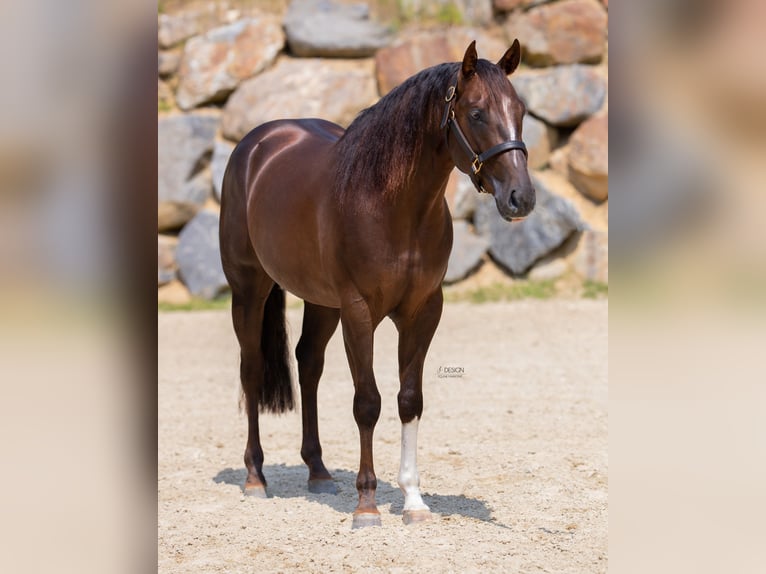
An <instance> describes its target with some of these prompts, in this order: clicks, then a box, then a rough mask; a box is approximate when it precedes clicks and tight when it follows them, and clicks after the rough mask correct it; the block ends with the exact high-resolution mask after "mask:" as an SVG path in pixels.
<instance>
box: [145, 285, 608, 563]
mask: <svg viewBox="0 0 766 574" xmlns="http://www.w3.org/2000/svg"><path fill="white" fill-rule="evenodd" d="M301 314H302V311H301V310H300V309H290V310H288V319H289V322H290V331H291V335H292V341H293V344H294V343H295V342H297V338H298V336H299V333H300V319H301ZM158 323H159V326H158V329H159V345H160V348H159V351H160V352H159V365H158V369H159V373H158V374H159V390H158V392H159V445H158V449H159V452H158V456H159V484H158V504H159V517H158V520H159V527H158V551H159V571H160V572H183V573H189V572H287V571H293V570H300V571H323V572H410V571H421V572H426V571H433V572H476V571H480V572H497V571H510V572H557V573H561V572H606V571H607V529H608V510H607V491H608V479H607V477H608V458H607V422H608V421H607V397H608V391H607V301H604V300H602V301H589V300H550V301H534V300H525V301H520V302H513V303H493V304H484V305H470V304H449V305H447V306H445V309H444V313H443V317H442V322H441V325H440V326H439V330H438V331H437V333H436V336H435V338H434V341H433V344H432V346H431V350H430V353H429V356H428V359H427V361H426V368H425V377H424V389H425V399H424V404H425V410H424V413H423V420H422V422H421V424H420V435H419V454H418V457H419V458H418V463H419V469H420V475H421V489H422V491H423V493H424V496H423V499H424V501H425V502H426V503H427V504H428V505H429V506H430V507H431V510H432V512H433V513H434V519H433V520H432V521H430V522H428V523H423V524H416V525H411V526H404V525H403V524H402V519H401V514H402V505H403V496H402V494H401V492H400V491H399V489H398V486H397V485H396V475H397V472H398V466H399V436H400V425H399V419H398V416H397V411H396V393H397V390H398V376H397V373H398V370H397V365H396V342H397V339H396V330H395V329H394V327H393V324H392V323H391V322H390V321H385V322H384V323H383V324H381V326H380V327H379V328H378V330H377V332H376V340H375V372H376V376H377V380H378V386H379V388H380V392H381V395H382V398H383V408H382V412H381V417H380V421H379V422H378V425H377V427H376V432H375V469H376V472H377V475H378V493H377V500H378V507H379V509H380V512H381V518H382V522H383V526H382V527H381V528H367V529H361V530H354V531H352V530H351V513H352V511H353V509H354V507H355V506H356V498H357V494H356V489H355V487H354V480H355V477H356V471H357V465H358V457H359V446H358V445H359V440H358V434H357V429H356V425H355V423H354V419H353V415H352V412H351V406H352V396H353V387H352V383H351V377H350V374H349V371H348V365H347V362H346V357H345V354H344V351H343V342H342V339H341V335H340V329H338V331H337V332H336V334H335V336H334V337H333V339H332V341H331V342H330V345H329V347H328V351H327V362H326V366H325V372H324V375H323V377H322V382H321V383H320V387H319V424H320V436H321V437H322V444H323V448H324V460H325V464H326V465H327V467H328V469H329V470H330V472H331V473H333V476H334V478H335V481H336V483H337V485H338V488H339V491H340V492H339V494H337V495H334V496H333V495H329V494H309V493H308V492H307V490H306V478H307V474H308V473H307V470H306V468H305V466H304V465H303V462H302V461H301V458H300V454H299V452H298V451H299V448H300V440H301V438H300V437H301V429H300V415H299V414H298V413H297V412H296V413H289V414H287V415H283V416H275V415H264V416H262V417H261V436H262V441H263V448H264V452H265V456H266V461H265V465H264V473H265V475H266V478H267V480H268V481H269V492H270V498H269V499H266V500H262V499H260V500H259V499H251V498H247V499H246V498H245V497H244V496H243V495H242V490H241V485H242V483H243V481H244V478H245V474H246V473H245V469H244V465H243V463H242V452H243V449H244V445H245V440H246V431H247V429H246V420H245V416H244V414H243V413H242V412H240V410H239V408H238V400H239V382H238V380H237V376H238V368H239V367H238V347H237V344H236V339H235V337H234V334H233V331H232V327H231V321H230V318H229V313H228V312H227V311H209V312H193V313H160V314H159V316H158ZM439 367H462V370H463V371H464V372H463V376H462V377H454V378H447V377H439V376H438V375H437V372H438V370H439Z"/></svg>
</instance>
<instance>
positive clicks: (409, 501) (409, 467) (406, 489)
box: [399, 417, 428, 510]
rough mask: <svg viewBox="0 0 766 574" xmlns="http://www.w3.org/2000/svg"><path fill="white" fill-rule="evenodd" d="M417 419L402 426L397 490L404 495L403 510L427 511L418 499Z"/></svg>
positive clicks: (419, 498)
mask: <svg viewBox="0 0 766 574" xmlns="http://www.w3.org/2000/svg"><path fill="white" fill-rule="evenodd" d="M418 422H419V420H418V417H415V418H414V419H412V420H411V421H410V422H408V423H404V424H402V460H401V464H400V466H399V488H401V489H402V492H403V493H404V510H428V506H426V505H425V503H424V502H423V499H422V498H421V497H420V475H419V474H418V463H417V455H418Z"/></svg>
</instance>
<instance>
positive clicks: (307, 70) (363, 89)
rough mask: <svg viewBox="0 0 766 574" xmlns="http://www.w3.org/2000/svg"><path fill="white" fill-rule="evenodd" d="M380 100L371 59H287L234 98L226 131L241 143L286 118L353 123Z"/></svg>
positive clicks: (225, 122)
mask: <svg viewBox="0 0 766 574" xmlns="http://www.w3.org/2000/svg"><path fill="white" fill-rule="evenodd" d="M376 99H377V91H376V89H375V80H374V78H373V71H372V62H371V61H369V60H364V61H359V60H345V61H344V60H320V59H300V60H298V59H292V58H284V59H282V60H280V61H279V62H277V64H276V66H274V67H273V68H271V69H270V70H268V71H266V72H264V73H262V74H259V75H258V76H256V77H254V78H251V79H249V80H246V81H244V82H242V85H241V86H240V87H239V88H238V89H237V91H235V92H234V93H233V94H232V95H231V97H230V98H229V100H228V101H227V102H226V107H225V108H224V113H223V133H224V135H225V136H226V138H228V139H230V140H232V141H239V140H240V139H242V137H243V136H244V135H245V134H247V133H248V132H249V131H250V130H252V129H253V128H255V127H256V126H258V125H260V124H262V123H264V122H267V121H270V120H276V119H281V118H307V117H318V118H324V119H326V120H329V121H331V122H335V123H337V124H341V125H348V124H349V123H351V121H352V120H353V119H354V117H355V116H356V114H358V113H359V111H360V110H362V109H363V108H366V107H368V106H370V105H371V104H373V103H374V102H375V100H376Z"/></svg>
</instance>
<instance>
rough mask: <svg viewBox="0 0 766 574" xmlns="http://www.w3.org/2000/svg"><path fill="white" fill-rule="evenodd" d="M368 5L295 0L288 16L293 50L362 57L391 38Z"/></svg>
mask: <svg viewBox="0 0 766 574" xmlns="http://www.w3.org/2000/svg"><path fill="white" fill-rule="evenodd" d="M369 12H370V11H369V8H368V7H367V6H366V5H365V4H336V3H335V2H333V1H332V0H294V1H293V2H291V3H290V7H289V8H288V10H287V15H286V16H285V20H284V24H285V32H286V33H287V43H288V45H289V47H290V51H291V52H292V53H293V54H295V55H296V56H301V57H304V58H305V57H312V56H321V57H329V58H362V57H367V56H372V55H373V54H374V53H375V51H376V50H377V49H379V48H381V47H383V46H385V45H386V44H388V42H389V41H390V39H391V34H390V32H389V30H388V29H387V28H385V27H384V26H382V25H380V24H379V23H377V22H374V21H372V20H370V13H369Z"/></svg>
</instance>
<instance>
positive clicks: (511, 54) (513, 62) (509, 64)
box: [497, 40, 521, 76]
mask: <svg viewBox="0 0 766 574" xmlns="http://www.w3.org/2000/svg"><path fill="white" fill-rule="evenodd" d="M519 62H521V45H520V44H519V41H518V40H514V41H513V44H511V47H510V48H508V51H507V52H506V53H505V54H503V57H502V58H500V61H499V62H498V63H497V65H498V66H500V69H501V70H503V71H504V72H505V75H506V76H510V75H511V74H512V73H513V71H514V70H515V69H516V68H517V67H518V65H519Z"/></svg>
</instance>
